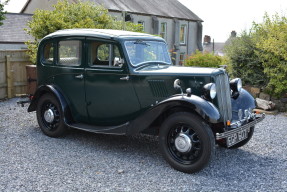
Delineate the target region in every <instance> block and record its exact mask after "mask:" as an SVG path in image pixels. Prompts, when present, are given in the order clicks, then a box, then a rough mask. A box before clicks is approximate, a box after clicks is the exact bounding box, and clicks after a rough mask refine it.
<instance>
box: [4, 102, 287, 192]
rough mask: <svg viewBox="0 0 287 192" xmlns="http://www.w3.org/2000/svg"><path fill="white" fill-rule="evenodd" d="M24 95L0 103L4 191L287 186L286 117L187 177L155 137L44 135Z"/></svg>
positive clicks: (267, 123) (222, 151) (274, 118)
mask: <svg viewBox="0 0 287 192" xmlns="http://www.w3.org/2000/svg"><path fill="white" fill-rule="evenodd" d="M17 100H18V99H12V100H8V101H4V102H0V191H9V192H11V191H274V192H275V191H276V192H281V191H282V192H283V191H287V117H286V116H285V115H284V114H279V115H276V116H273V115H268V116H267V117H266V119H265V120H264V121H263V122H261V123H260V124H259V125H258V126H257V129H256V130H255V134H254V137H253V139H252V140H251V141H250V142H249V143H248V144H247V145H246V146H244V147H242V148H240V149H236V150H227V149H223V148H220V147H217V149H216V151H217V152H216V155H215V158H214V161H212V162H211V164H210V165H209V166H208V167H207V168H205V169H204V170H203V171H201V172H199V173H196V174H185V173H181V172H178V171H175V170H174V169H172V168H171V167H170V166H169V165H168V164H167V163H166V162H165V161H164V159H163V158H162V156H161V154H160V152H159V148H158V141H157V138H156V137H151V136H143V135H139V136H134V137H126V136H111V135H99V134H91V133H86V132H82V131H76V130H75V131H72V132H71V133H70V134H69V135H68V136H66V137H64V138H60V139H54V138H49V137H47V136H45V135H43V134H42V133H41V131H40V129H39V127H38V124H37V122H36V116H35V113H27V112H26V110H27V108H26V107H25V108H21V107H18V106H17V105H16V104H15V103H16V101H17Z"/></svg>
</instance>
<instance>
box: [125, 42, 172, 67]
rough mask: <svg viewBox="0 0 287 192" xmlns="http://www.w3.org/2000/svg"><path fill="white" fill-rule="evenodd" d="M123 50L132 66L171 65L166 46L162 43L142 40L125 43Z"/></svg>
mask: <svg viewBox="0 0 287 192" xmlns="http://www.w3.org/2000/svg"><path fill="white" fill-rule="evenodd" d="M125 48H126V50H127V53H128V56H129V60H130V62H131V63H132V65H133V66H138V65H141V64H146V63H155V64H168V65H170V64H171V60H170V56H169V53H168V51H167V45H166V43H164V42H161V41H144V40H134V41H126V42H125Z"/></svg>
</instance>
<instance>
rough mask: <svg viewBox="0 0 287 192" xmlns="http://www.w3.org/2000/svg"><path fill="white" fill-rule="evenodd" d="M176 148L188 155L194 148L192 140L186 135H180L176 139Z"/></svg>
mask: <svg viewBox="0 0 287 192" xmlns="http://www.w3.org/2000/svg"><path fill="white" fill-rule="evenodd" d="M174 144H175V147H176V149H177V150H178V151H179V152H182V153H187V152H189V151H190V149H191V148H192V142H191V139H190V138H189V137H188V136H187V135H186V134H184V133H180V134H179V135H178V136H177V137H176V139H175V143H174Z"/></svg>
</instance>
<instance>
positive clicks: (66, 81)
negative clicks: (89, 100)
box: [54, 38, 88, 123]
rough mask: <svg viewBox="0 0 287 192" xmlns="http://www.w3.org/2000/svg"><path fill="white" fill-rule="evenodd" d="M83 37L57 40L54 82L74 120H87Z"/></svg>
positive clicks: (83, 121)
mask: <svg viewBox="0 0 287 192" xmlns="http://www.w3.org/2000/svg"><path fill="white" fill-rule="evenodd" d="M83 42H84V38H67V39H65V38H61V39H59V40H58V41H57V46H56V47H57V54H56V55H57V56H56V57H57V59H56V60H57V62H56V67H55V71H54V72H55V75H54V84H55V86H56V88H57V89H58V90H60V91H61V93H62V94H63V95H64V97H65V99H66V100H67V102H68V105H69V108H70V110H71V113H72V116H73V119H74V120H75V121H76V122H82V123H85V122H88V116H87V109H86V101H85V84H84V64H85V58H83V57H82V55H83V53H82V50H83V47H84V46H83V44H84V43H83Z"/></svg>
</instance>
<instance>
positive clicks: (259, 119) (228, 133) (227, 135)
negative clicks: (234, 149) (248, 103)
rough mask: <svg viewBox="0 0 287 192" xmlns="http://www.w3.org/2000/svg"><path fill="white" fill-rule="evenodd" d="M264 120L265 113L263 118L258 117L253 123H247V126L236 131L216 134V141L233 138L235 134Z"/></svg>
mask: <svg viewBox="0 0 287 192" xmlns="http://www.w3.org/2000/svg"><path fill="white" fill-rule="evenodd" d="M264 118H265V114H264V113H263V114H262V115H261V117H256V118H255V119H254V120H253V121H251V122H249V123H247V124H245V125H242V126H240V127H238V128H235V129H232V130H230V131H226V132H223V133H216V140H219V139H224V138H227V137H231V136H232V135H233V134H234V133H237V132H240V131H242V130H244V129H247V128H250V127H253V126H254V125H255V124H257V123H259V122H260V121H262V120H263V119H264Z"/></svg>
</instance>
